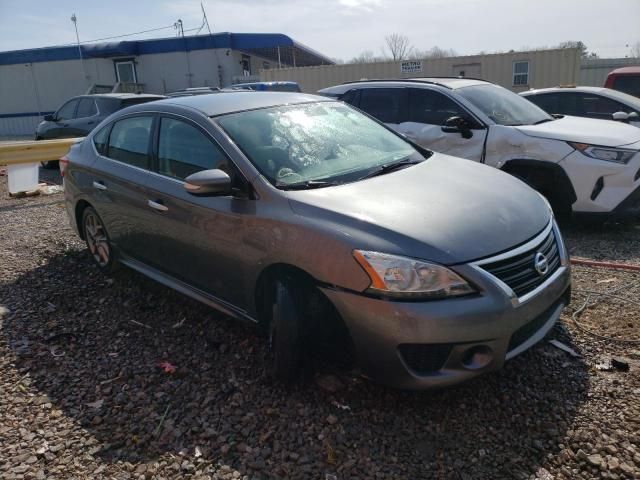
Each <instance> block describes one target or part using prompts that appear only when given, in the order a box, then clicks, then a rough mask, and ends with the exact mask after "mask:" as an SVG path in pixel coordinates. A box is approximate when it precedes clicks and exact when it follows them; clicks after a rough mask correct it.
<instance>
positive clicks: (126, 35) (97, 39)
mask: <svg viewBox="0 0 640 480" xmlns="http://www.w3.org/2000/svg"><path fill="white" fill-rule="evenodd" d="M168 28H174V25H173V24H172V25H169V26H167V27H159V28H152V29H149V30H142V31H141V32H134V33H125V34H124V35H115V36H113V37H103V38H94V39H93V40H83V41H82V42H80V43H91V42H100V41H102V40H112V39H114V38H123V37H131V36H133V35H140V34H143V33H149V32H157V31H159V30H166V29H168Z"/></svg>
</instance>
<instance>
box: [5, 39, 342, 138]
mask: <svg viewBox="0 0 640 480" xmlns="http://www.w3.org/2000/svg"><path fill="white" fill-rule="evenodd" d="M81 54H82V57H81ZM326 64H333V61H332V60H331V59H329V58H328V57H325V56H324V55H322V54H320V53H318V52H316V51H314V50H312V49H310V48H309V47H306V46H305V45H302V44H300V43H298V42H296V41H294V40H293V39H291V38H290V37H288V36H286V35H283V34H277V33H273V34H271V33H270V34H262V33H217V34H213V35H197V36H190V37H176V38H163V39H153V40H137V41H122V42H115V43H99V44H91V45H82V46H81V47H80V49H79V48H78V46H77V45H76V46H61V47H47V48H37V49H30V50H17V51H10V52H0V136H16V135H31V134H33V133H34V131H35V127H36V125H37V124H38V122H40V121H41V119H42V116H43V115H46V114H47V113H52V112H53V111H54V110H55V109H57V108H58V107H60V106H61V105H62V103H63V102H64V101H66V100H67V99H69V98H70V97H73V96H75V95H81V94H85V93H98V92H99V93H104V92H111V91H113V92H145V93H168V92H172V91H175V90H180V89H184V88H189V87H203V86H211V87H218V86H228V85H230V84H233V83H240V82H248V81H256V80H259V72H260V71H261V70H265V71H266V70H269V69H272V68H278V67H289V66H291V67H294V66H310V65H326Z"/></svg>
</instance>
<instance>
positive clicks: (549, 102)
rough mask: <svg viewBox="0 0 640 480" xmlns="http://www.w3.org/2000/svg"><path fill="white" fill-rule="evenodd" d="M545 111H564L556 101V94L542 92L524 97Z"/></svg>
mask: <svg viewBox="0 0 640 480" xmlns="http://www.w3.org/2000/svg"><path fill="white" fill-rule="evenodd" d="M526 98H527V100H530V101H532V102H533V103H535V104H536V105H537V106H539V107H540V108H541V109H543V110H544V111H545V112H547V113H566V112H564V111H562V109H561V108H560V105H559V101H558V94H555V93H543V94H540V95H530V96H528V97H526Z"/></svg>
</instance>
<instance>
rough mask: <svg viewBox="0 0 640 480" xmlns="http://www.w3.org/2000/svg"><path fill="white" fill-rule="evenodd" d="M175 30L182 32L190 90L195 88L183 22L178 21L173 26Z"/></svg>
mask: <svg viewBox="0 0 640 480" xmlns="http://www.w3.org/2000/svg"><path fill="white" fill-rule="evenodd" d="M173 26H174V28H176V30H178V31H179V32H180V35H182V41H183V42H184V56H185V58H186V60H187V79H188V83H189V88H191V87H193V84H192V82H191V77H192V74H191V60H190V59H189V49H188V48H187V39H186V38H185V36H184V27H183V26H182V20H181V19H178V21H177V22H176V23H174V24H173Z"/></svg>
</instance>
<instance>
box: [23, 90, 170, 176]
mask: <svg viewBox="0 0 640 480" xmlns="http://www.w3.org/2000/svg"><path fill="white" fill-rule="evenodd" d="M161 98H165V97H164V96H162V95H147V94H133V93H104V94H98V95H82V96H79V97H73V98H72V99H71V100H69V101H67V102H66V103H65V104H64V105H62V106H61V107H60V108H59V109H58V110H57V111H56V112H55V113H52V114H51V115H45V116H44V121H43V122H40V124H39V125H38V127H37V128H36V135H35V137H36V138H35V139H36V140H50V139H53V138H71V137H84V136H86V135H87V134H89V132H90V131H91V130H93V129H94V128H95V126H96V125H98V124H99V123H100V122H101V121H102V120H104V119H105V118H106V117H108V116H109V115H111V114H112V113H113V112H116V111H118V110H120V109H122V108H125V107H129V106H131V105H137V104H140V103H146V102H151V101H153V100H159V99H161ZM57 164H58V162H57V161H50V162H43V166H44V167H54V166H57Z"/></svg>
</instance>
